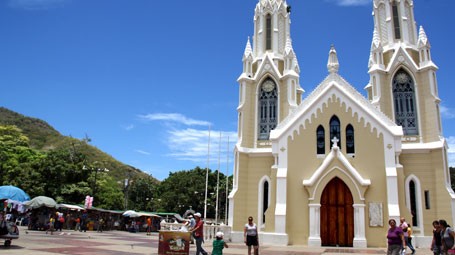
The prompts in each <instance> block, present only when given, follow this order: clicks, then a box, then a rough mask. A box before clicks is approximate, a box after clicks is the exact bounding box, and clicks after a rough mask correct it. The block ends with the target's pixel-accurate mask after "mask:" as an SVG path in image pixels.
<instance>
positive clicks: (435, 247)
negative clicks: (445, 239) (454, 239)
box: [430, 220, 442, 255]
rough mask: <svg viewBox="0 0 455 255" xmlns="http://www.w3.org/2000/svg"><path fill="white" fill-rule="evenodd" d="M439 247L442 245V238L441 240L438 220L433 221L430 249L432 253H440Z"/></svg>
mask: <svg viewBox="0 0 455 255" xmlns="http://www.w3.org/2000/svg"><path fill="white" fill-rule="evenodd" d="M441 247H442V240H441V225H439V221H437V220H435V221H433V240H432V241H431V248H430V249H431V251H433V255H440V254H441Z"/></svg>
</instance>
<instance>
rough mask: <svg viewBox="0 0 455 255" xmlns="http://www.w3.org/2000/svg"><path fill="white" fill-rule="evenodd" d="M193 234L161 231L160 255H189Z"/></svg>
mask: <svg viewBox="0 0 455 255" xmlns="http://www.w3.org/2000/svg"><path fill="white" fill-rule="evenodd" d="M190 237H191V232H188V231H171V230H160V232H159V243H158V255H171V254H172V255H188V254H189V253H190Z"/></svg>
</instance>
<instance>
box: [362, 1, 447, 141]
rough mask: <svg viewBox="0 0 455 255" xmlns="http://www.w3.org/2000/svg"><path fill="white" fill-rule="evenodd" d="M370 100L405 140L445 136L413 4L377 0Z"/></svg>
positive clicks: (425, 40)
mask: <svg viewBox="0 0 455 255" xmlns="http://www.w3.org/2000/svg"><path fill="white" fill-rule="evenodd" d="M373 17H374V32H373V40H372V43H371V51H370V59H369V65H368V67H369V74H370V82H369V84H368V85H367V87H366V90H367V92H368V99H369V100H370V102H371V103H372V104H374V105H375V106H376V107H378V108H379V109H380V110H381V111H382V112H384V113H385V114H386V115H387V116H389V118H390V119H392V120H394V121H395V123H396V124H397V125H399V126H402V128H403V133H404V138H403V141H404V142H410V143H428V142H433V141H439V140H440V138H441V136H442V128H441V120H440V110H439V103H440V99H439V96H438V85H437V80H436V71H437V69H438V68H437V66H436V65H435V64H434V63H433V61H432V59H431V51H430V49H431V46H430V42H429V40H428V38H427V35H426V33H425V31H424V29H423V27H422V26H420V28H419V30H418V31H417V28H416V22H415V19H414V3H413V0H374V1H373Z"/></svg>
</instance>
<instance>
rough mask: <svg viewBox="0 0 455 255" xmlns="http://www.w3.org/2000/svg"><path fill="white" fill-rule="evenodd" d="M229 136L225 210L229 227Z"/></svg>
mask: <svg viewBox="0 0 455 255" xmlns="http://www.w3.org/2000/svg"><path fill="white" fill-rule="evenodd" d="M228 173H229V135H228V141H227V152H226V203H225V205H224V206H225V208H224V224H226V225H227V216H228V196H229V174H228Z"/></svg>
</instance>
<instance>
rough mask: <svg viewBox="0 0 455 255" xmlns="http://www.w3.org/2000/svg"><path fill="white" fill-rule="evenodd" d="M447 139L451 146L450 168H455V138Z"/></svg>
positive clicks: (449, 151)
mask: <svg viewBox="0 0 455 255" xmlns="http://www.w3.org/2000/svg"><path fill="white" fill-rule="evenodd" d="M446 139H447V145H448V146H449V150H448V152H447V153H448V154H449V166H452V167H455V136H449V137H447V138H446Z"/></svg>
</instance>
